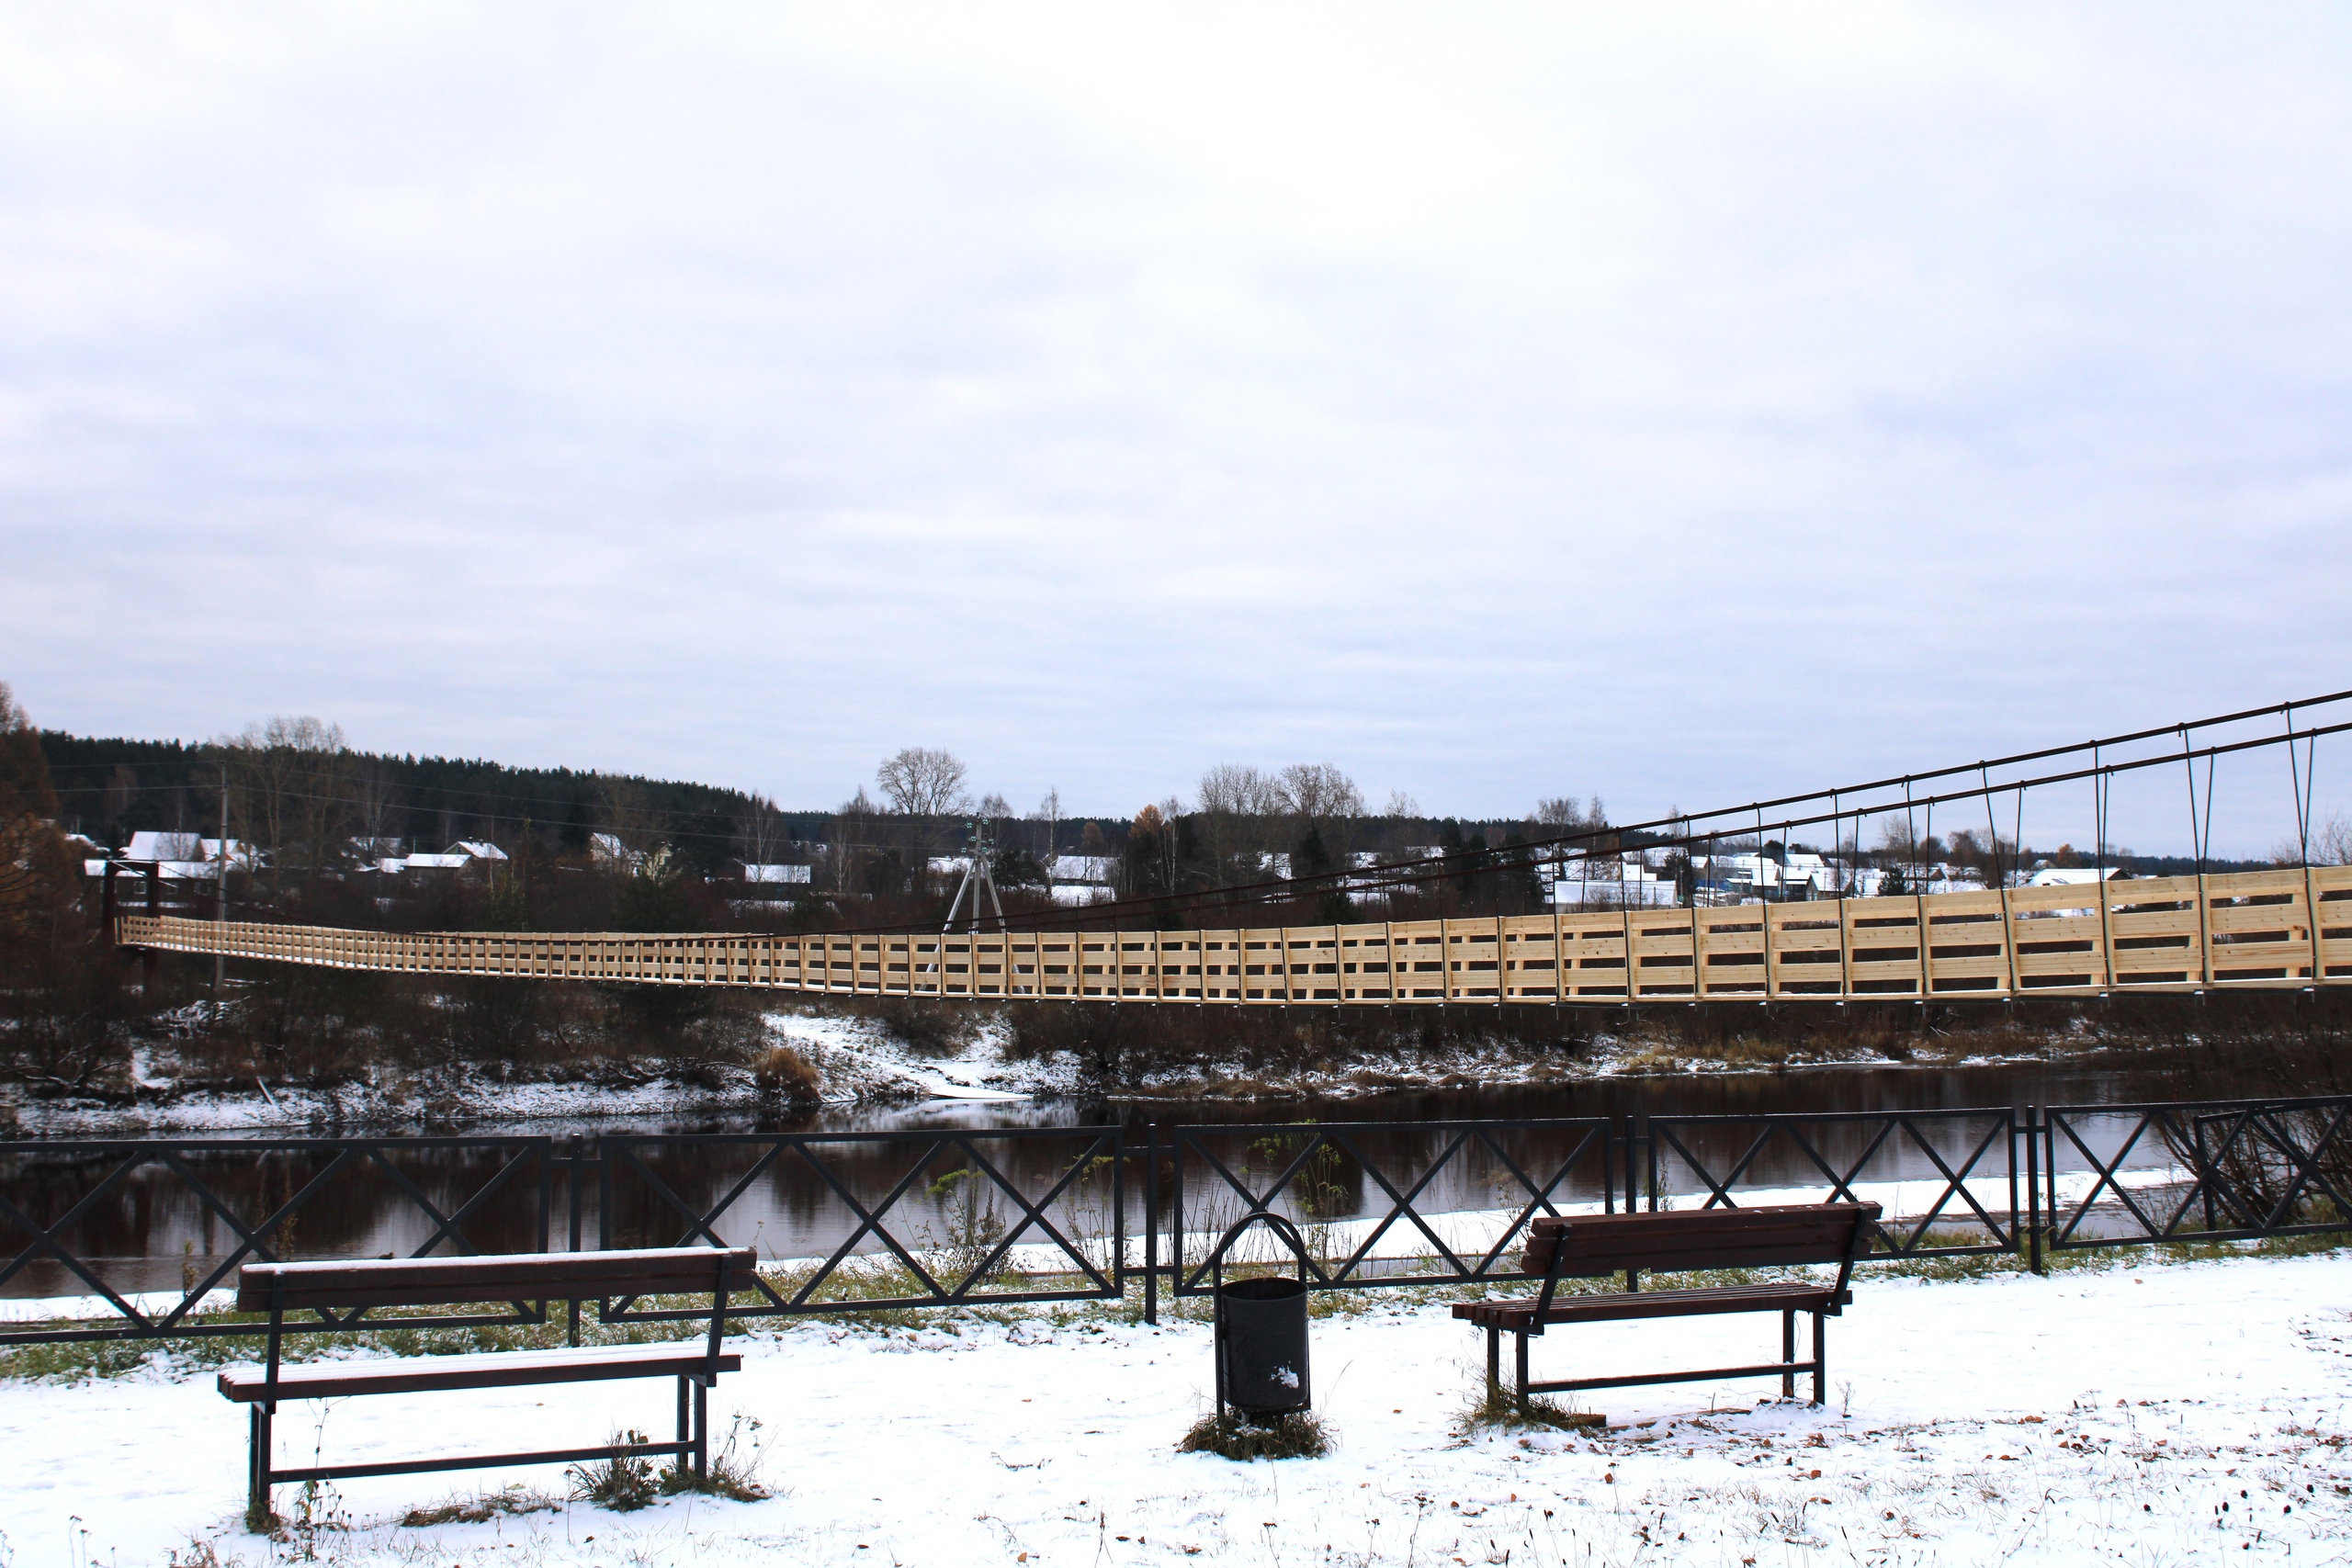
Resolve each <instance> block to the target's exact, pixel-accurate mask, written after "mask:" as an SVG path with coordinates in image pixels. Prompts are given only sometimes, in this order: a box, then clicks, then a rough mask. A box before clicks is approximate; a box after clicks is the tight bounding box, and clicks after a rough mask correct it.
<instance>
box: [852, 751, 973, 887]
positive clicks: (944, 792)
mask: <svg viewBox="0 0 2352 1568" xmlns="http://www.w3.org/2000/svg"><path fill="white" fill-rule="evenodd" d="M964 778H965V771H964V764H963V763H962V762H961V761H958V760H957V759H956V754H955V753H954V752H952V751H944V750H939V749H938V748H936V747H930V746H910V747H908V748H907V749H906V750H902V751H900V752H899V753H898V754H897V755H896V756H893V757H887V758H885V759H883V762H882V765H881V766H880V767H879V768H877V769H876V770H875V774H874V779H875V782H876V784H880V785H881V786H882V798H883V799H884V800H885V801H887V802H888V803H889V807H890V810H891V812H892V814H893V815H895V816H899V817H902V818H905V819H906V821H905V823H904V828H905V838H906V843H907V850H908V854H909V858H910V860H911V861H912V863H913V865H914V868H915V870H916V872H917V873H918V874H921V872H922V870H923V868H924V866H925V865H926V864H927V863H929V861H930V859H931V857H932V856H933V854H935V853H936V852H938V847H939V844H940V841H941V839H942V837H943V835H944V819H945V818H953V817H957V816H960V815H962V814H963V813H964V812H966V811H968V810H970V809H971V804H972V797H971V796H970V795H969V794H967V792H966V791H965V788H964Z"/></svg>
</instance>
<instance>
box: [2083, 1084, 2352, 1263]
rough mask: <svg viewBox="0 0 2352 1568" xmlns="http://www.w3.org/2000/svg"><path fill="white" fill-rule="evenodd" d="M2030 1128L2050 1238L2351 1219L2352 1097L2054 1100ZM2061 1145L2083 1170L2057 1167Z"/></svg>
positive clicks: (2182, 1235) (2222, 1230)
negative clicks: (2147, 1154)
mask: <svg viewBox="0 0 2352 1568" xmlns="http://www.w3.org/2000/svg"><path fill="white" fill-rule="evenodd" d="M2037 1131H2038V1132H2039V1134H2040V1141H2041V1147H2042V1151H2043V1158H2042V1161H2041V1163H2042V1165H2043V1167H2044V1168H2046V1169H2048V1170H2049V1171H2050V1173H2051V1179H2050V1192H2049V1206H2048V1209H2047V1210H2046V1213H2048V1215H2049V1244H2050V1246H2051V1247H2053V1248H2061V1249H2071V1248H2077V1247H2116V1246H2127V1245H2131V1244H2133V1243H2146V1242H2158V1241H2243V1240H2253V1239H2257V1238H2260V1237H2264V1236H2274V1235H2311V1234H2316V1233H2319V1232H2324V1231H2334V1230H2342V1229H2345V1228H2347V1226H2352V1202H2346V1201H2345V1193H2346V1192H2347V1191H2352V1097H2345V1096H2332V1097H2326V1098H2313V1099H2305V1100H2231V1101H2221V1102H2207V1103H2203V1104H2195V1103H2190V1104H2168V1105H2066V1106H2055V1105H2053V1106H2052V1107H2050V1108H2049V1109H2048V1110H2047V1111H2043V1112H2041V1121H2040V1125H2039V1127H2038V1129H2037ZM2152 1147H2153V1148H2158V1149H2161V1150H2162V1151H2163V1156H2165V1157H2164V1158H2163V1160H2162V1162H2161V1163H2158V1162H2157V1161H2154V1160H2149V1161H2146V1162H2144V1163H2143V1165H2142V1166H2140V1167H2139V1168H2137V1169H2136V1170H2135V1169H2134V1168H2131V1166H2130V1165H2129V1164H2128V1162H2129V1161H2130V1160H2131V1156H2133V1155H2135V1154H2138V1153H2141V1152H2142V1151H2144V1150H2148V1149H2150V1148H2152ZM2062 1157H2064V1158H2065V1159H2066V1160H2067V1161H2068V1163H2069V1164H2070V1165H2072V1164H2075V1162H2077V1161H2079V1162H2080V1168H2079V1171H2078V1172H2064V1173H2062V1172H2061V1170H2060V1168H2059V1162H2060V1159H2061V1158H2062ZM2152 1173H2153V1176H2152ZM2069 1175H2072V1176H2074V1177H2075V1179H2074V1180H2072V1181H2071V1182H2069V1181H2068V1180H2067V1177H2068V1176H2069ZM2068 1186H2072V1187H2074V1188H2075V1189H2076V1190H2074V1191H2071V1192H2068V1191H2065V1190H2064V1189H2065V1188H2066V1187H2068Z"/></svg>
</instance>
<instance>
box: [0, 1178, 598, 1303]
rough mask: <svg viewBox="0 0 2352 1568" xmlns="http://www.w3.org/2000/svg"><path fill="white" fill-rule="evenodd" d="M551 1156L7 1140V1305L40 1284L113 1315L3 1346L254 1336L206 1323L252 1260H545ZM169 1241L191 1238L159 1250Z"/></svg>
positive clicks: (0, 1209)
mask: <svg viewBox="0 0 2352 1568" xmlns="http://www.w3.org/2000/svg"><path fill="white" fill-rule="evenodd" d="M549 1147H550V1140H548V1138H545V1137H530V1136H524V1137H503V1138H500V1137H491V1138H300V1139H262V1138H235V1139H198V1138H191V1139H108V1140H90V1141H81V1140H76V1141H71V1142H67V1141H60V1142H17V1143H6V1144H0V1245H6V1246H9V1247H10V1248H11V1250H10V1251H9V1253H8V1254H7V1255H6V1261H5V1262H0V1296H5V1295H6V1294H8V1293H10V1291H11V1287H15V1288H16V1289H17V1291H18V1292H21V1291H22V1290H24V1288H25V1286H26V1285H27V1284H28V1283H29V1284H30V1285H31V1286H32V1287H34V1288H37V1289H40V1291H41V1292H42V1293H43V1294H60V1295H64V1294H74V1295H81V1294H86V1295H87V1296H89V1297H90V1298H93V1299H94V1300H95V1302H96V1303H98V1304H99V1306H100V1308H101V1310H102V1311H103V1312H104V1314H105V1315H104V1316H103V1317H102V1318H100V1319H99V1320H97V1321H96V1322H92V1323H88V1324H86V1325H74V1326H61V1325H40V1326H38V1327H33V1326H27V1327H15V1326H12V1325H6V1324H0V1345H8V1344H25V1343H33V1342H44V1343H55V1342H58V1341H62V1340H93V1339H145V1338H160V1337H169V1336H203V1335H216V1334H243V1333H248V1332H251V1331H252V1330H251V1328H250V1327H249V1326H248V1325H243V1324H236V1323H229V1322H222V1321H210V1320H208V1319H207V1318H205V1317H203V1316H200V1315H198V1308H199V1307H200V1306H201V1305H202V1304H203V1303H204V1301H205V1298H206V1297H207V1295H208V1294H209V1293H210V1292H212V1291H213V1290H214V1289H215V1288H216V1287H218V1286H219V1285H220V1284H221V1283H222V1282H223V1281H224V1280H233V1277H234V1275H235V1273H236V1270H237V1268H238V1266H239V1265H241V1264H243V1263H247V1262H271V1263H274V1262H279V1261H283V1260H286V1259H288V1258H296V1257H319V1256H328V1257H338V1256H339V1257H353V1256H357V1257H371V1256H385V1257H390V1256H391V1255H392V1252H393V1251H396V1250H403V1249H404V1250H406V1251H408V1252H410V1253H412V1254H414V1255H417V1256H423V1255H424V1254H426V1253H430V1252H434V1251H436V1250H438V1251H442V1252H452V1253H473V1252H521V1251H532V1250H539V1251H544V1250H545V1249H546V1248H547V1246H548V1235H549V1232H548V1218H549V1214H550V1212H551V1194H550V1187H551V1181H552V1178H553V1175H554V1170H553V1167H552V1165H551V1163H550V1161H549V1159H548V1153H549ZM159 1232H161V1233H164V1234H169V1235H178V1236H179V1237H180V1238H181V1245H180V1246H179V1247H177V1248H176V1249H174V1250H169V1251H166V1252H164V1253H162V1254H161V1255H157V1254H155V1253H154V1252H153V1249H152V1248H151V1247H149V1246H148V1242H149V1241H150V1240H151V1239H152V1238H153V1237H155V1236H156V1235H158V1233H159ZM77 1287H78V1289H77ZM516 1320H517V1319H516V1318H515V1317H496V1318H488V1317H470V1318H465V1319H452V1320H449V1321H451V1322H453V1323H455V1322H466V1323H481V1322H510V1321H516Z"/></svg>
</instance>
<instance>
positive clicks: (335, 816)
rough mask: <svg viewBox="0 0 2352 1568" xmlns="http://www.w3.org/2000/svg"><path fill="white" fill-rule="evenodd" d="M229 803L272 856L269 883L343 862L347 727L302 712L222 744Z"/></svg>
mask: <svg viewBox="0 0 2352 1568" xmlns="http://www.w3.org/2000/svg"><path fill="white" fill-rule="evenodd" d="M220 744H221V746H222V747H223V748H224V749H225V750H227V752H228V771H229V787H230V791H231V796H232V803H233V804H234V805H235V806H237V807H243V815H244V818H245V824H246V829H245V830H246V833H247V835H248V836H249V837H251V838H253V839H254V840H257V841H258V843H259V844H260V846H261V847H262V848H264V849H266V850H268V851H269V852H271V861H270V880H271V882H272V884H273V885H274V886H277V888H279V889H280V890H281V891H282V890H283V888H284V886H285V883H286V875H287V873H288V871H291V870H294V869H296V868H297V867H300V869H301V870H303V871H304V872H306V873H308V874H312V875H315V874H318V873H319V872H321V871H322V870H325V869H326V868H327V867H328V866H329V865H331V864H333V863H335V862H336V861H338V860H340V859H341V857H342V855H343V853H344V851H345V840H346V838H347V836H348V830H349V827H350V818H351V801H352V788H351V778H350V772H351V765H352V761H353V759H352V756H351V751H350V749H349V747H347V746H346V745H345V743H344V737H343V727H342V726H340V725H335V724H329V723H327V722H326V721H325V720H323V719H319V718H313V717H311V716H309V715H307V714H304V715H300V716H294V717H288V716H283V715H280V716H277V717H274V718H272V719H271V720H270V721H269V722H268V723H266V724H257V725H250V726H248V727H247V728H246V729H245V731H244V733H243V734H242V735H236V736H231V737H228V738H227V739H223V740H222V741H221V742H220Z"/></svg>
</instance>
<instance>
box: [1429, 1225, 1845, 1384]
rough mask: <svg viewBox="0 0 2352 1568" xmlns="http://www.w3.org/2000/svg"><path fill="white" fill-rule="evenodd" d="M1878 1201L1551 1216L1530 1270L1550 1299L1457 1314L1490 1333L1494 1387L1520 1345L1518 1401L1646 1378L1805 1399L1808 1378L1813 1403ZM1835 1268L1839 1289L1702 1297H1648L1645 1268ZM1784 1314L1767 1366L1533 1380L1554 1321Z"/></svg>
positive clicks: (1750, 1288) (1743, 1289)
mask: <svg viewBox="0 0 2352 1568" xmlns="http://www.w3.org/2000/svg"><path fill="white" fill-rule="evenodd" d="M1878 1218H1879V1206H1878V1205H1877V1204H1876V1203H1803V1204H1789V1205H1784V1206H1777V1207H1770V1208H1755V1209H1738V1208H1729V1207H1724V1208H1712V1209H1676V1210H1666V1211H1661V1212H1658V1213H1646V1214H1645V1213H1630V1214H1589V1215H1578V1216H1577V1217H1575V1218H1566V1219H1564V1218H1558V1217H1545V1218H1542V1219H1538V1220H1536V1221H1534V1222H1533V1223H1532V1224H1530V1226H1529V1227H1528V1242H1527V1250H1526V1252H1525V1253H1524V1254H1522V1255H1521V1259H1520V1265H1521V1269H1522V1270H1523V1271H1524V1273H1525V1275H1526V1277H1528V1278H1530V1279H1537V1278H1540V1279H1541V1280H1543V1281H1544V1288H1543V1291H1542V1292H1541V1293H1539V1294H1537V1295H1535V1296H1533V1297H1532V1298H1529V1299H1526V1300H1521V1301H1485V1302H1464V1303H1460V1304H1459V1305H1457V1306H1455V1307H1454V1309H1453V1315H1454V1316H1456V1317H1458V1318H1462V1319H1464V1320H1465V1321H1467V1322H1470V1323H1475V1324H1476V1325H1478V1326H1479V1327H1481V1328H1484V1329H1485V1330H1486V1331H1487V1386H1488V1387H1490V1388H1491V1387H1494V1386H1496V1385H1497V1384H1498V1383H1499V1382H1500V1381H1501V1375H1502V1366H1501V1360H1502V1337H1503V1336H1504V1335H1505V1334H1512V1335H1516V1336H1517V1337H1518V1339H1519V1368H1518V1371H1519V1377H1518V1385H1519V1392H1518V1395H1517V1397H1518V1402H1519V1406H1520V1408H1521V1410H1522V1411H1524V1410H1525V1409H1526V1408H1527V1401H1528V1396H1529V1395H1531V1394H1537V1393H1568V1392H1571V1391H1574V1390H1579V1389H1589V1388H1631V1387H1634V1386H1636V1385H1640V1384H1645V1383H1663V1382H1697V1381H1699V1380H1701V1379H1705V1378H1747V1377H1769V1376H1771V1375H1773V1374H1775V1373H1777V1374H1778V1375H1779V1376H1780V1379H1781V1394H1782V1395H1783V1396H1784V1397H1794V1395H1795V1393H1796V1375H1797V1373H1799V1372H1804V1371H1809V1372H1811V1373H1812V1374H1813V1403H1814V1404H1820V1403H1821V1402H1822V1398H1823V1393H1824V1386H1825V1382H1826V1377H1827V1371H1828V1360H1827V1353H1826V1344H1825V1340H1824V1337H1823V1320H1824V1319H1825V1318H1826V1317H1830V1316H1834V1315H1836V1314H1837V1313H1838V1311H1839V1309H1841V1308H1843V1307H1844V1306H1846V1305H1847V1304H1848V1303H1850V1302H1851V1301H1852V1300H1853V1292H1852V1291H1851V1289H1850V1288H1849V1287H1850V1286H1851V1284H1852V1282H1853V1275H1854V1265H1855V1264H1856V1263H1857V1262H1859V1261H1860V1260H1861V1258H1863V1257H1864V1256H1866V1255H1867V1253H1868V1252H1869V1249H1870V1241H1871V1233H1872V1232H1873V1231H1874V1230H1875V1229H1876V1227H1877V1224H1878ZM1821 1263H1835V1264H1837V1265H1838V1279H1837V1281H1836V1283H1834V1284H1831V1283H1825V1282H1823V1281H1820V1280H1788V1281H1782V1282H1775V1283H1770V1284H1755V1285H1719V1286H1713V1287H1709V1288H1705V1289H1699V1290H1679V1291H1645V1290H1642V1289H1641V1288H1640V1286H1641V1276H1642V1275H1643V1274H1644V1273H1645V1272H1653V1271H1655V1272H1669V1273H1679V1272H1682V1271H1685V1270H1690V1269H1765V1268H1772V1267H1776V1266H1785V1265H1804V1264H1821ZM1620 1273H1622V1274H1623V1275H1624V1276H1625V1289H1624V1290H1623V1292H1607V1293H1604V1294H1595V1295H1584V1294H1571V1295H1566V1296H1563V1295H1560V1294H1559V1293H1558V1292H1559V1284H1560V1281H1561V1280H1570V1279H1595V1278H1600V1277H1602V1276H1607V1275H1614V1274H1620ZM1741 1312H1778V1313H1779V1314H1781V1359H1779V1360H1778V1361H1773V1362H1769V1363H1766V1364H1764V1365H1760V1366H1751V1367H1714V1368H1710V1369H1707V1370H1706V1371H1690V1372H1644V1373H1641V1374H1638V1375H1636V1376H1633V1377H1608V1378H1569V1379H1566V1380H1562V1381H1558V1382H1529V1381H1528V1375H1527V1342H1528V1341H1529V1340H1530V1339H1531V1338H1534V1337H1538V1336H1540V1335H1541V1334H1543V1332H1544V1329H1545V1328H1546V1327H1548V1326H1550V1325H1554V1324H1566V1323H1622V1322H1625V1321H1628V1320H1631V1319H1638V1318H1650V1317H1697V1316H1703V1315H1709V1314H1717V1313H1741ZM1799 1313H1806V1314H1810V1315H1811V1316H1812V1318H1813V1355H1812V1358H1811V1359H1808V1360H1804V1361H1800V1360H1798V1359H1796V1354H1797V1347H1796V1319H1797V1314H1799Z"/></svg>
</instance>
